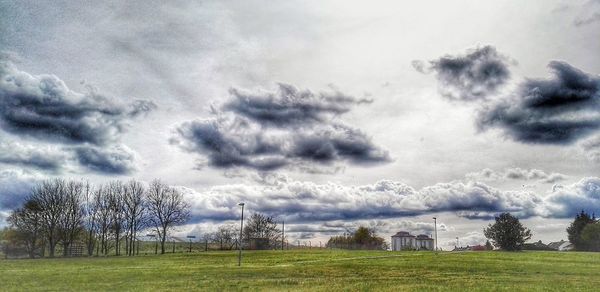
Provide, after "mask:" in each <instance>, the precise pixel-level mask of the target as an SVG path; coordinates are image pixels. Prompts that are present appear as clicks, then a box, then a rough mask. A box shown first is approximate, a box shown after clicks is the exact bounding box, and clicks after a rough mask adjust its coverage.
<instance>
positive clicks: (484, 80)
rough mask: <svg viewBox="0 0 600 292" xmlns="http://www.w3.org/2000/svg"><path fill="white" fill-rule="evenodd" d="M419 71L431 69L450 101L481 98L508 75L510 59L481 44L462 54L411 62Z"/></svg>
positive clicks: (507, 77)
mask: <svg viewBox="0 0 600 292" xmlns="http://www.w3.org/2000/svg"><path fill="white" fill-rule="evenodd" d="M412 64H413V67H414V68H415V69H416V70H417V71H419V72H421V73H429V72H432V71H433V72H435V74H436V78H437V79H438V82H439V90H440V93H441V94H442V96H444V97H446V98H448V99H450V100H460V101H475V100H485V99H487V98H488V97H489V96H490V95H492V94H495V93H497V92H498V91H499V89H500V88H501V87H502V86H503V85H504V84H506V82H507V81H508V79H509V78H510V70H509V66H510V61H509V59H508V58H507V57H506V56H503V55H502V54H500V53H498V51H497V50H496V48H494V47H492V46H485V47H480V48H476V49H472V50H469V51H468V52H467V54H465V55H455V56H452V55H446V56H444V57H441V58H439V59H436V60H432V61H429V64H425V63H424V62H423V61H413V63H412Z"/></svg>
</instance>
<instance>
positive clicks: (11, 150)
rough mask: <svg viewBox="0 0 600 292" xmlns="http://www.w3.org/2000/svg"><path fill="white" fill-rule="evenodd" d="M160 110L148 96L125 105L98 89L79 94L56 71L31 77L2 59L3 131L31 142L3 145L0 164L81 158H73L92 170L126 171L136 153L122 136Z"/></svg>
mask: <svg viewBox="0 0 600 292" xmlns="http://www.w3.org/2000/svg"><path fill="white" fill-rule="evenodd" d="M155 108H156V105H155V104H154V103H152V102H151V101H147V100H135V101H134V102H133V103H131V104H123V103H119V102H117V101H115V100H114V99H109V98H107V97H104V96H102V95H99V94H97V93H96V92H95V91H93V90H90V91H89V92H88V93H79V92H75V91H72V90H70V89H69V88H68V87H67V85H66V84H65V83H64V82H63V81H62V80H60V79H59V78H58V77H56V76H54V75H31V74H29V73H26V72H24V71H20V70H19V69H18V68H17V67H16V66H15V65H14V63H12V61H11V60H10V59H8V58H6V57H4V58H1V59H0V129H1V130H3V131H4V132H5V133H7V134H10V135H11V136H12V137H18V139H17V140H22V141H27V142H26V143H25V144H21V143H20V142H19V141H16V142H14V143H11V144H10V145H13V146H14V145H19V147H7V146H6V145H9V144H6V143H5V144H3V145H2V147H3V153H2V154H0V163H3V164H12V165H19V166H24V167H33V168H37V169H42V170H51V171H57V170H60V168H61V165H62V164H65V163H67V162H68V161H69V158H71V157H73V156H76V157H77V159H70V160H71V161H77V162H79V163H80V165H81V166H83V167H85V168H88V169H90V170H92V171H96V172H100V173H110V174H122V173H127V172H129V171H131V170H133V169H134V165H133V155H132V153H131V150H127V151H126V150H124V149H125V148H124V147H122V146H119V144H118V140H119V138H120V134H121V133H123V131H124V130H125V128H126V126H127V121H129V120H130V119H131V118H134V117H137V116H140V115H143V114H145V113H147V112H149V111H151V110H154V109H155ZM27 143H29V144H27ZM23 145H25V146H23ZM48 145H58V147H57V146H48ZM99 147H102V148H103V149H106V148H110V149H112V150H100V148H99ZM43 148H52V150H53V153H50V152H48V151H45V152H43V151H42V150H39V149H43Z"/></svg>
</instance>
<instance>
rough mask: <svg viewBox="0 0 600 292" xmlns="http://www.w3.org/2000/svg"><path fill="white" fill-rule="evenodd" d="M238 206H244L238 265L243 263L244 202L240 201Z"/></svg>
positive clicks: (241, 219)
mask: <svg viewBox="0 0 600 292" xmlns="http://www.w3.org/2000/svg"><path fill="white" fill-rule="evenodd" d="M238 206H242V216H241V218H240V239H239V241H240V242H239V244H238V247H239V253H238V266H241V265H242V236H243V233H242V232H243V230H244V203H239V204H238Z"/></svg>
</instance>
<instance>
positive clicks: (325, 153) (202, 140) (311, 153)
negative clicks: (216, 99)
mask: <svg viewBox="0 0 600 292" xmlns="http://www.w3.org/2000/svg"><path fill="white" fill-rule="evenodd" d="M230 93H231V100H230V101H228V102H226V103H225V104H224V105H223V107H222V110H223V111H222V112H215V115H216V117H215V118H211V119H205V120H194V121H189V122H185V123H183V124H181V125H180V126H179V127H178V128H177V129H176V137H175V138H174V139H173V140H172V142H173V143H174V144H176V145H178V146H180V147H181V148H183V149H185V150H186V151H189V152H193V153H197V154H200V155H202V156H203V157H205V158H206V159H207V161H206V162H203V163H202V164H204V165H206V164H207V165H209V166H212V167H216V168H238V167H243V168H249V169H254V170H259V171H270V170H275V169H280V168H284V167H287V168H311V166H313V165H316V166H319V165H329V166H330V165H333V164H335V163H336V162H341V161H345V162H349V163H353V164H372V163H383V162H387V161H389V160H390V157H389V155H388V153H387V152H386V151H384V150H382V149H380V148H379V147H377V146H375V145H374V144H373V143H372V142H371V139H370V138H369V137H368V136H367V135H366V134H365V133H363V132H362V131H360V130H358V129H355V128H352V127H350V126H348V125H345V124H343V123H342V122H339V121H336V119H335V116H336V115H340V114H343V113H345V112H348V111H349V110H350V108H351V106H353V105H357V104H360V103H364V102H369V101H367V100H363V99H355V98H353V97H350V96H347V95H344V94H342V93H340V92H337V91H336V92H331V93H319V94H315V93H312V92H311V91H308V90H304V91H301V90H298V89H297V88H295V87H293V86H291V85H287V84H279V86H278V90H277V91H276V92H254V93H249V92H243V91H241V90H238V89H232V90H231V91H230Z"/></svg>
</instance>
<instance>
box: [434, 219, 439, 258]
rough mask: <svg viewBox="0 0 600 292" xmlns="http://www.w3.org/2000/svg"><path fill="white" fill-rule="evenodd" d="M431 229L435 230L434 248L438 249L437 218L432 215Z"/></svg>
mask: <svg viewBox="0 0 600 292" xmlns="http://www.w3.org/2000/svg"><path fill="white" fill-rule="evenodd" d="M433 230H434V231H435V250H436V251H437V250H438V240H437V218H436V217H433Z"/></svg>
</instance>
